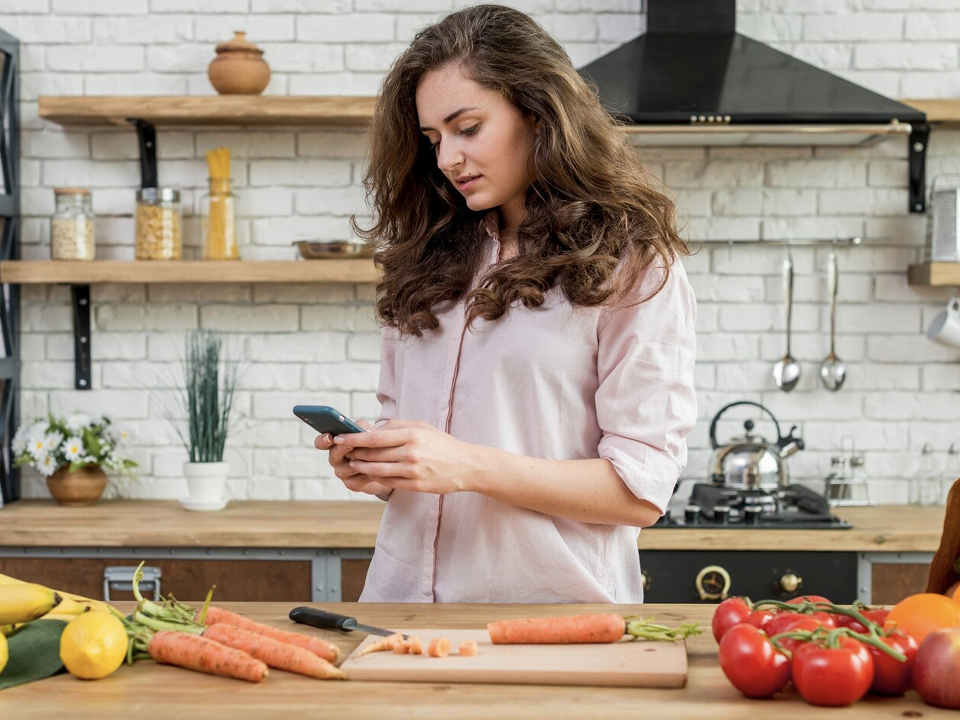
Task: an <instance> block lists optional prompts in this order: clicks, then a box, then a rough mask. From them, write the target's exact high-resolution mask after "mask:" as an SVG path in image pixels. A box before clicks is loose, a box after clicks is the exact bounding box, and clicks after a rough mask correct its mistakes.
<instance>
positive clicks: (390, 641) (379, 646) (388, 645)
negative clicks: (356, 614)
mask: <svg viewBox="0 0 960 720" xmlns="http://www.w3.org/2000/svg"><path fill="white" fill-rule="evenodd" d="M402 641H403V635H401V634H400V633H394V634H393V635H388V636H387V637H385V638H380V639H379V640H377V641H376V642H375V643H371V644H370V645H367V646H366V647H365V648H364V649H363V650H361V651H360V652H358V653H357V654H356V655H354V656H353V657H354V659H356V658H359V657H363V656H364V655H366V654H367V653H373V652H383V651H385V650H393V648H395V647H396V646H397V643H399V642H402Z"/></svg>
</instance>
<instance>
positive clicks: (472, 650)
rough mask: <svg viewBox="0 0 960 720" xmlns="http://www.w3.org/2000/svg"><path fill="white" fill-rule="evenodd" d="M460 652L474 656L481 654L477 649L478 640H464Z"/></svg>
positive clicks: (467, 655) (465, 655)
mask: <svg viewBox="0 0 960 720" xmlns="http://www.w3.org/2000/svg"><path fill="white" fill-rule="evenodd" d="M459 652H460V654H461V655H463V656H464V657H473V656H474V655H479V654H480V651H479V650H478V649H477V641H476V640H464V641H463V642H462V643H460V647H459Z"/></svg>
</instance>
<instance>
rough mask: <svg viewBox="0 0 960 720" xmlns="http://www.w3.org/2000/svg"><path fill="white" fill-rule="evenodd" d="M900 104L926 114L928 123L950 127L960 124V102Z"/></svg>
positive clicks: (906, 102)
mask: <svg viewBox="0 0 960 720" xmlns="http://www.w3.org/2000/svg"><path fill="white" fill-rule="evenodd" d="M900 102H902V103H905V104H906V105H909V106H911V107H915V108H916V109H917V110H919V111H921V112H924V113H926V114H927V121H928V122H935V123H944V124H948V125H949V124H955V123H960V100H952V99H946V100H901V101H900Z"/></svg>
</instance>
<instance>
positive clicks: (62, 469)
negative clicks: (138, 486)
mask: <svg viewBox="0 0 960 720" xmlns="http://www.w3.org/2000/svg"><path fill="white" fill-rule="evenodd" d="M126 439H127V434H126V432H123V431H118V430H116V429H115V428H114V427H113V424H112V423H111V421H110V418H108V417H105V416H104V417H96V418H95V417H91V416H90V415H85V414H83V413H74V414H72V415H70V416H67V417H64V416H60V415H54V414H52V413H51V414H50V415H49V416H48V417H47V418H46V419H44V418H37V419H36V420H34V421H33V423H31V424H24V425H21V426H20V428H19V429H18V430H17V433H16V435H15V436H14V438H13V447H12V449H13V456H14V460H13V464H14V466H15V467H20V466H22V465H28V466H30V467H32V468H34V469H36V470H37V471H38V472H39V473H40V474H41V475H43V476H44V477H45V478H46V479H47V487H48V488H49V489H50V494H51V495H53V498H54V500H56V501H57V503H58V504H60V505H66V506H82V505H93V504H94V503H95V502H96V501H97V499H98V498H99V497H100V495H101V494H102V493H103V490H104V488H105V487H106V486H107V473H106V471H111V472H116V473H121V474H124V475H132V474H133V472H134V468H135V467H136V466H137V464H136V463H135V462H134V461H133V460H130V459H128V458H125V457H123V456H122V455H121V454H120V452H119V450H120V449H121V447H122V445H123V443H124V442H125V441H126Z"/></svg>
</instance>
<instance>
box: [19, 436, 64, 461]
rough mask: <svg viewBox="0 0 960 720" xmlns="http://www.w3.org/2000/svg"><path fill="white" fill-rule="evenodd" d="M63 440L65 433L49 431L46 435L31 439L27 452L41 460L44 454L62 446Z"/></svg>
mask: <svg viewBox="0 0 960 720" xmlns="http://www.w3.org/2000/svg"><path fill="white" fill-rule="evenodd" d="M61 442H63V435H61V434H60V433H58V432H52V433H47V434H46V435H43V436H41V437H38V438H34V439H32V440H30V444H29V445H28V446H27V452H28V453H30V457H32V458H33V459H34V460H36V461H38V462H39V461H40V460H41V459H42V458H43V456H44V455H47V454H48V453H52V452H55V451H56V449H57V448H58V447H60V443H61Z"/></svg>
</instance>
